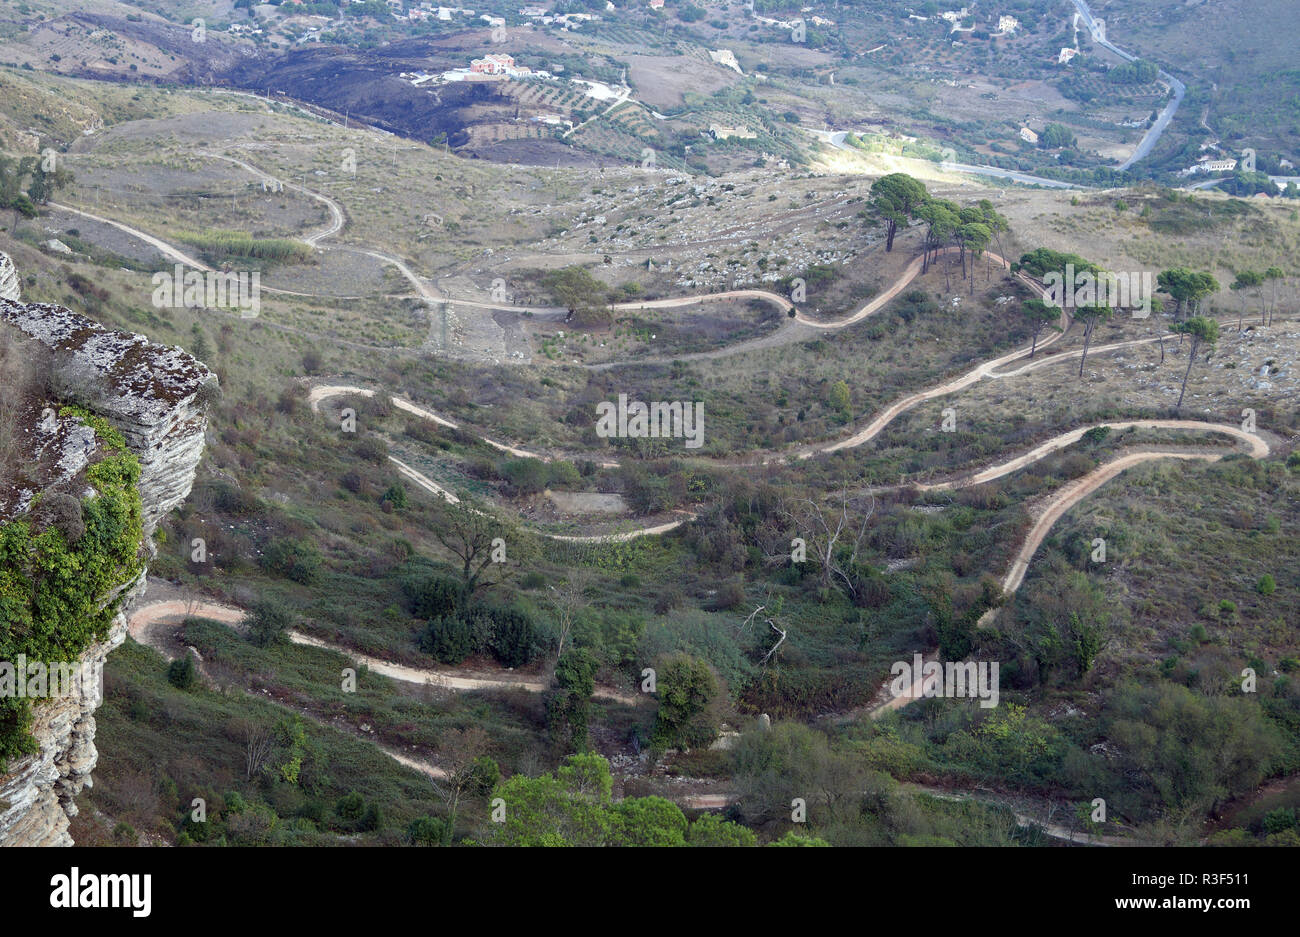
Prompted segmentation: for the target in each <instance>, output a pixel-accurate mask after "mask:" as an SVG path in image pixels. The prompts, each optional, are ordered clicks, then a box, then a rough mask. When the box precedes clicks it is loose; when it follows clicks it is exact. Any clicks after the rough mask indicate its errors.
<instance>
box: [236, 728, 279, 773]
mask: <svg viewBox="0 0 1300 937" xmlns="http://www.w3.org/2000/svg"><path fill="white" fill-rule="evenodd" d="M236 730H237V731H238V732H239V734H240V735H241V736H242V737H243V740H244V779H245V780H247V781H251V780H252V779H253V778H254V777H256V776H257V775H258V774H260V773H261V772H262V769H263V768H265V767H266V763H267V761H268V760H269V759H270V757H271V751H272V749H274V748H275V738H274V736H273V735H272V733H271V730H270V728H268V727H267V726H266V725H265V724H263V723H261V722H254V721H252V720H247V719H241V720H240V721H239V723H238V725H237V727H236Z"/></svg>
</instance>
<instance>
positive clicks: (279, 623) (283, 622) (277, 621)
mask: <svg viewBox="0 0 1300 937" xmlns="http://www.w3.org/2000/svg"><path fill="white" fill-rule="evenodd" d="M292 623H293V616H292V615H291V614H290V612H289V610H288V609H287V608H286V607H285V606H283V605H281V604H280V603H279V602H276V601H274V600H272V599H262V600H260V601H258V602H256V603H255V604H254V605H253V607H252V608H251V609H249V611H248V614H247V615H245V616H244V622H243V624H244V628H245V630H246V631H247V633H248V640H249V642H250V643H251V644H255V645H257V646H258V647H270V646H271V645H272V644H277V643H279V642H280V641H282V640H283V639H284V633H285V632H286V631H287V630H288V629H289V626H290V625H291V624H292Z"/></svg>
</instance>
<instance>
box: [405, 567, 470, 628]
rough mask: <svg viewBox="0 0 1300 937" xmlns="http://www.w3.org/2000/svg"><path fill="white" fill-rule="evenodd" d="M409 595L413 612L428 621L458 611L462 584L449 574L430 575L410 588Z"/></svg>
mask: <svg viewBox="0 0 1300 937" xmlns="http://www.w3.org/2000/svg"><path fill="white" fill-rule="evenodd" d="M409 595H410V599H411V612H412V614H414V615H415V616H417V617H418V618H423V619H425V620H426V621H427V620H428V619H431V618H442V617H443V616H445V615H454V614H455V613H456V611H457V609H459V608H460V596H461V585H460V583H459V582H457V581H456V580H455V579H452V578H450V577H448V576H429V577H428V578H426V579H424V580H423V581H421V582H420V583H419V584H418V585H417V586H415V587H414V588H413V589H411V590H409Z"/></svg>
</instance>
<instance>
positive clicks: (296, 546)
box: [262, 537, 321, 586]
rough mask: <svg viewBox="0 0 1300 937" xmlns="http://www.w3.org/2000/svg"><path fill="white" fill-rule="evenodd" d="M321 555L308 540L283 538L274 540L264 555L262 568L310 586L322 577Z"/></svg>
mask: <svg viewBox="0 0 1300 937" xmlns="http://www.w3.org/2000/svg"><path fill="white" fill-rule="evenodd" d="M320 564H321V555H320V550H318V549H316V545H315V544H314V543H311V542H310V541H307V540H299V539H297V538H293V537H282V538H280V539H278V540H272V541H271V543H270V544H269V545H268V546H267V548H266V551H265V552H264V553H263V554H262V568H263V569H265V570H266V571H267V572H271V573H276V574H278V575H281V576H284V577H285V578H286V579H292V580H293V581H294V582H298V583H302V584H303V585H305V586H309V585H311V584H312V583H314V582H315V581H316V580H317V579H318V578H319V577H320Z"/></svg>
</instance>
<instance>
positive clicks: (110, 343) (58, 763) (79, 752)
mask: <svg viewBox="0 0 1300 937" xmlns="http://www.w3.org/2000/svg"><path fill="white" fill-rule="evenodd" d="M12 268H13V265H12V264H11V263H9V258H8V257H6V256H5V255H4V254H0V328H17V329H19V330H21V331H22V332H23V333H25V334H26V335H28V336H30V337H32V338H35V339H37V340H38V341H40V342H41V343H43V344H45V345H46V346H48V347H49V348H51V349H52V350H53V351H54V353H55V354H54V368H55V369H56V371H58V372H59V373H60V376H61V378H62V381H63V384H64V385H65V386H69V387H72V388H74V389H75V393H74V396H76V397H78V398H79V399H77V400H76V402H77V403H79V404H81V405H82V406H84V407H86V408H87V409H89V410H91V411H92V412H94V413H96V414H98V415H99V416H102V417H104V418H105V419H106V420H108V422H109V423H111V424H112V426H113V427H114V428H115V429H117V430H118V431H119V432H121V433H122V435H123V436H124V437H125V438H126V441H127V445H128V446H129V447H130V448H131V450H132V451H133V452H134V453H135V454H136V456H137V457H138V458H139V460H140V466H141V474H140V497H141V501H142V504H143V521H144V543H142V544H141V548H142V549H146V550H148V551H149V552H150V554H151V555H152V551H153V542H152V536H151V535H152V533H153V531H154V529H155V528H156V526H157V524H158V522H159V521H160V520H161V519H162V518H163V516H164V515H165V514H166V513H167V512H168V511H170V510H171V509H172V508H174V507H176V506H177V505H178V504H180V503H181V502H182V501H183V500H184V499H185V497H186V495H188V494H189V490H190V486H191V485H192V484H193V483H194V475H195V471H196V470H197V468H198V464H199V459H200V458H201V457H202V454H203V443H204V435H205V432H206V429H207V417H206V406H205V401H206V399H207V393H208V391H207V390H205V389H204V388H205V385H215V381H216V378H215V375H213V374H212V372H211V371H209V370H208V368H207V367H206V366H204V365H203V364H202V363H201V362H199V361H197V360H196V359H195V358H193V357H192V356H190V355H189V354H188V353H186V352H185V351H183V350H182V349H180V348H179V347H172V348H169V347H166V346H164V345H157V344H154V343H152V342H150V341H149V340H148V339H146V338H145V337H144V336H143V335H132V334H129V333H124V332H114V331H111V330H109V329H105V328H104V327H102V326H100V325H99V324H98V323H96V322H94V321H93V320H91V319H88V318H86V317H85V316H82V315H79V314H78V313H75V312H72V311H71V310H69V309H65V308H63V307H62V306H55V305H50V304H44V303H21V302H17V301H16V300H15V299H14V298H9V297H8V296H7V295H6V294H5V293H4V291H3V287H4V284H5V282H7V281H6V271H12ZM13 284H14V288H15V290H16V289H17V277H16V276H14V277H13ZM90 457H91V453H90V452H87V453H86V456H85V458H86V459H89V458H90ZM68 468H69V466H67V465H65V466H64V470H65V471H66V470H67V469H68ZM71 468H72V469H75V468H77V467H76V466H72V467H71ZM7 519H8V518H0V520H7ZM144 589H145V576H144V574H141V576H140V577H139V579H137V580H136V581H135V582H132V583H129V584H128V585H126V586H125V587H124V588H123V589H122V590H120V594H119V595H118V596H105V597H104V599H105V602H110V601H114V600H116V599H118V598H120V599H121V609H120V611H119V613H118V614H117V616H116V617H115V618H114V619H113V624H112V627H111V628H110V630H109V633H108V636H107V638H106V639H105V640H104V641H103V642H102V643H99V644H94V645H91V646H90V647H88V648H87V649H86V650H85V651H84V652H83V654H82V656H81V661H82V663H83V664H86V665H90V666H92V667H93V666H95V665H96V664H102V662H103V661H104V659H105V658H107V656H108V654H109V653H110V652H111V651H112V650H113V649H114V648H116V647H117V646H118V645H120V644H121V643H122V641H123V640H124V639H125V637H126V614H127V612H128V611H129V608H130V605H131V603H132V601H134V600H135V599H137V598H138V597H139V596H141V595H142V594H143V593H144ZM97 705H98V700H97V699H95V698H93V696H85V695H70V696H66V697H62V698H57V699H51V700H45V701H42V702H40V703H38V704H36V705H33V707H32V713H33V720H32V732H33V735H34V736H35V738H36V739H37V741H38V742H39V743H40V751H39V752H38V753H36V754H34V755H30V756H28V757H26V758H23V759H20V760H17V761H14V762H12V763H11V764H10V765H9V773H8V774H5V775H0V845H2V846H12V845H21V846H68V845H71V844H72V838H71V837H70V836H69V835H68V820H69V818H70V817H73V816H75V815H76V812H77V808H76V805H75V804H74V803H73V798H74V797H75V796H76V795H77V794H78V793H80V792H81V791H82V790H83V789H84V788H86V787H88V786H90V785H91V784H92V780H91V771H92V769H93V768H94V767H95V763H96V761H97V760H98V757H99V755H98V752H97V751H96V749H95V716H94V710H95V708H96V707H97Z"/></svg>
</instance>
